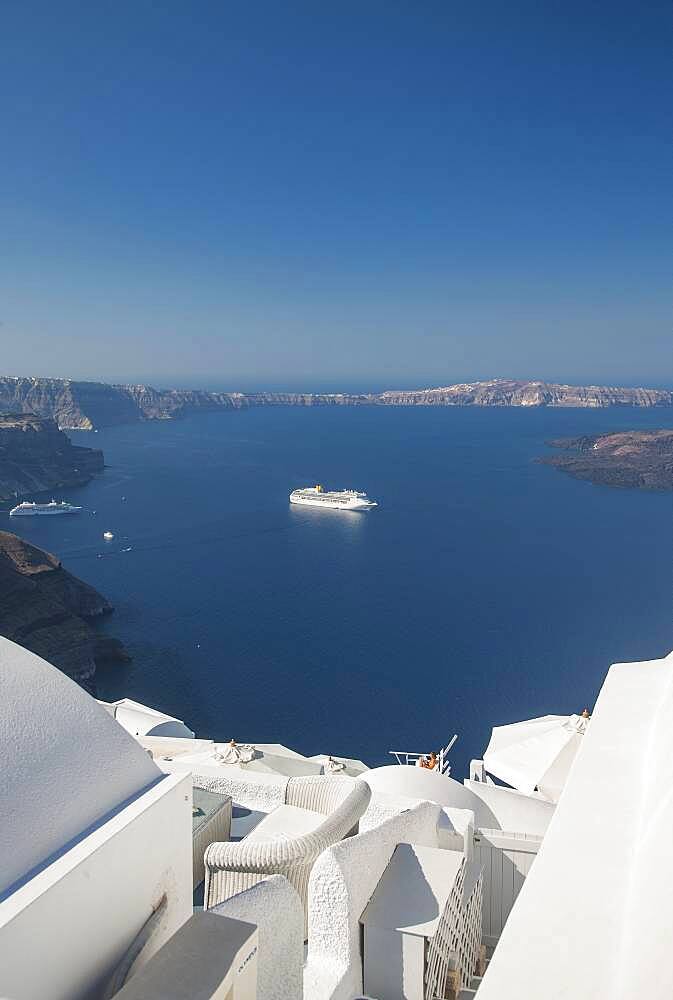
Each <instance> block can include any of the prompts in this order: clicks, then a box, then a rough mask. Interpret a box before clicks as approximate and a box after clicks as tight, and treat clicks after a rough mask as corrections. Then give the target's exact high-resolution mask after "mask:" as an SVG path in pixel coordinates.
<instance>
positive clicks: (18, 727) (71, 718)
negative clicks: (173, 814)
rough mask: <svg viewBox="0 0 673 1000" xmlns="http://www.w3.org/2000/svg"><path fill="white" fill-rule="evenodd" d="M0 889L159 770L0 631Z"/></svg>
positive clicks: (84, 698) (67, 683) (90, 703)
mask: <svg viewBox="0 0 673 1000" xmlns="http://www.w3.org/2000/svg"><path fill="white" fill-rule="evenodd" d="M0 746H1V747H2V767H0V802H2V811H1V812H0V897H1V896H2V895H3V894H5V893H7V891H8V890H9V889H10V887H11V886H12V885H13V884H14V883H16V882H17V881H19V880H21V879H23V878H24V877H25V876H26V875H28V873H29V872H31V871H32V870H33V869H35V868H36V867H39V866H41V865H43V864H44V863H45V862H46V861H47V860H48V859H49V858H50V857H52V856H53V855H54V854H56V853H58V852H60V851H61V850H62V849H63V848H64V847H65V846H66V845H68V844H69V843H70V842H71V841H72V840H73V839H75V838H77V837H78V836H80V835H81V834H82V833H83V832H84V831H85V830H86V829H87V828H88V827H90V826H92V825H93V824H95V823H96V822H97V821H99V820H100V819H101V818H102V817H103V816H106V815H107V814H109V813H110V812H112V811H113V810H115V809H116V808H118V807H119V806H120V805H121V804H122V803H124V802H126V801H127V800H129V799H130V798H132V797H133V796H134V795H136V794H138V793H139V792H140V791H142V790H143V789H145V788H147V787H149V786H150V785H151V784H153V783H154V782H155V781H157V780H158V779H159V778H160V777H161V771H160V770H159V768H158V767H156V765H155V764H154V763H153V762H152V760H151V759H150V757H149V755H148V754H147V753H146V752H145V751H144V750H143V749H142V747H141V746H139V745H138V743H136V741H135V740H134V739H133V738H132V737H131V736H129V735H128V733H125V732H124V730H123V729H122V728H121V727H120V726H119V725H118V724H117V723H116V722H115V721H114V720H113V719H112V718H111V717H110V715H109V714H108V713H107V712H106V711H105V709H103V708H101V706H100V705H98V704H97V703H96V701H95V700H94V699H93V698H92V697H91V696H90V695H88V694H87V693H86V692H85V691H83V690H82V689H81V688H80V687H78V685H77V684H75V683H74V682H73V681H71V680H70V679H69V678H68V677H66V676H65V674H62V673H61V671H60V670H57V669H56V668H55V667H52V666H51V664H49V663H47V662H46V661H45V660H43V659H41V658H40V657H39V656H36V655H35V654H34V653H30V652H29V651H28V650H27V649H24V648H23V647H22V646H18V645H17V644H16V643H13V642H10V640H9V639H5V638H2V637H0Z"/></svg>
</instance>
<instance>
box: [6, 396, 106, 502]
mask: <svg viewBox="0 0 673 1000" xmlns="http://www.w3.org/2000/svg"><path fill="white" fill-rule="evenodd" d="M102 471H103V452H102V451H98V450H97V449H94V448H82V447H79V446H77V445H74V444H72V442H71V441H70V439H69V438H68V436H67V435H66V434H64V433H63V431H61V430H59V428H58V426H57V424H56V422H55V420H53V419H51V418H44V417H36V416H35V415H34V414H32V413H10V414H4V415H2V414H0V500H9V499H13V498H16V497H22V496H28V495H29V494H30V495H31V497H32V495H34V494H38V493H44V492H47V491H51V490H60V489H65V488H67V487H71V486H83V485H84V484H85V483H88V482H89V481H90V480H91V478H92V477H93V476H94V475H95V474H96V473H97V472H102Z"/></svg>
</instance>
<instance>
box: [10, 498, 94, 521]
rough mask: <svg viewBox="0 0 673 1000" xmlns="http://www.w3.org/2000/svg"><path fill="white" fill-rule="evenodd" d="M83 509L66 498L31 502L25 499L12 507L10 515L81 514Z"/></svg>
mask: <svg viewBox="0 0 673 1000" xmlns="http://www.w3.org/2000/svg"><path fill="white" fill-rule="evenodd" d="M81 510H82V508H81V507H75V506H74V504H71V503H66V502H65V500H61V501H60V503H59V502H57V501H56V500H50V502H49V503H30V502H28V501H27V500H24V502H23V503H20V504H19V505H18V506H17V507H12V509H11V510H10V512H9V516H10V517H35V516H37V515H42V514H79V512H80V511H81Z"/></svg>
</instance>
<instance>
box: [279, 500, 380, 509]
mask: <svg viewBox="0 0 673 1000" xmlns="http://www.w3.org/2000/svg"><path fill="white" fill-rule="evenodd" d="M290 503H296V504H300V505H301V506H303V507H323V508H324V507H327V508H329V509H330V510H370V509H371V508H372V507H376V506H377V504H376V501H374V500H365V501H362V500H353V501H350V500H347V501H345V502H342V501H340V500H312V499H306V498H305V497H298V498H296V499H295V498H293V497H290Z"/></svg>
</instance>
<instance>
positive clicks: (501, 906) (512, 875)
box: [474, 830, 542, 946]
mask: <svg viewBox="0 0 673 1000" xmlns="http://www.w3.org/2000/svg"><path fill="white" fill-rule="evenodd" d="M541 843H542V838H541V837H527V836H526V835H525V834H516V833H504V832H503V831H502V830H477V831H476V833H475V835H474V862H475V864H476V865H477V866H478V867H480V868H481V869H483V890H482V900H483V907H482V941H483V943H484V944H486V945H491V946H495V945H496V944H497V942H498V939H499V937H500V935H501V934H502V929H503V927H504V926H505V923H506V921H507V918H508V917H509V915H510V912H511V910H512V907H513V906H514V903H515V901H516V898H517V896H518V895H519V892H520V891H521V888H522V886H523V884H524V881H525V879H526V877H527V875H528V873H529V872H530V869H531V866H532V864H533V861H534V860H535V858H536V857H537V853H538V851H539V849H540V844H541Z"/></svg>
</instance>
